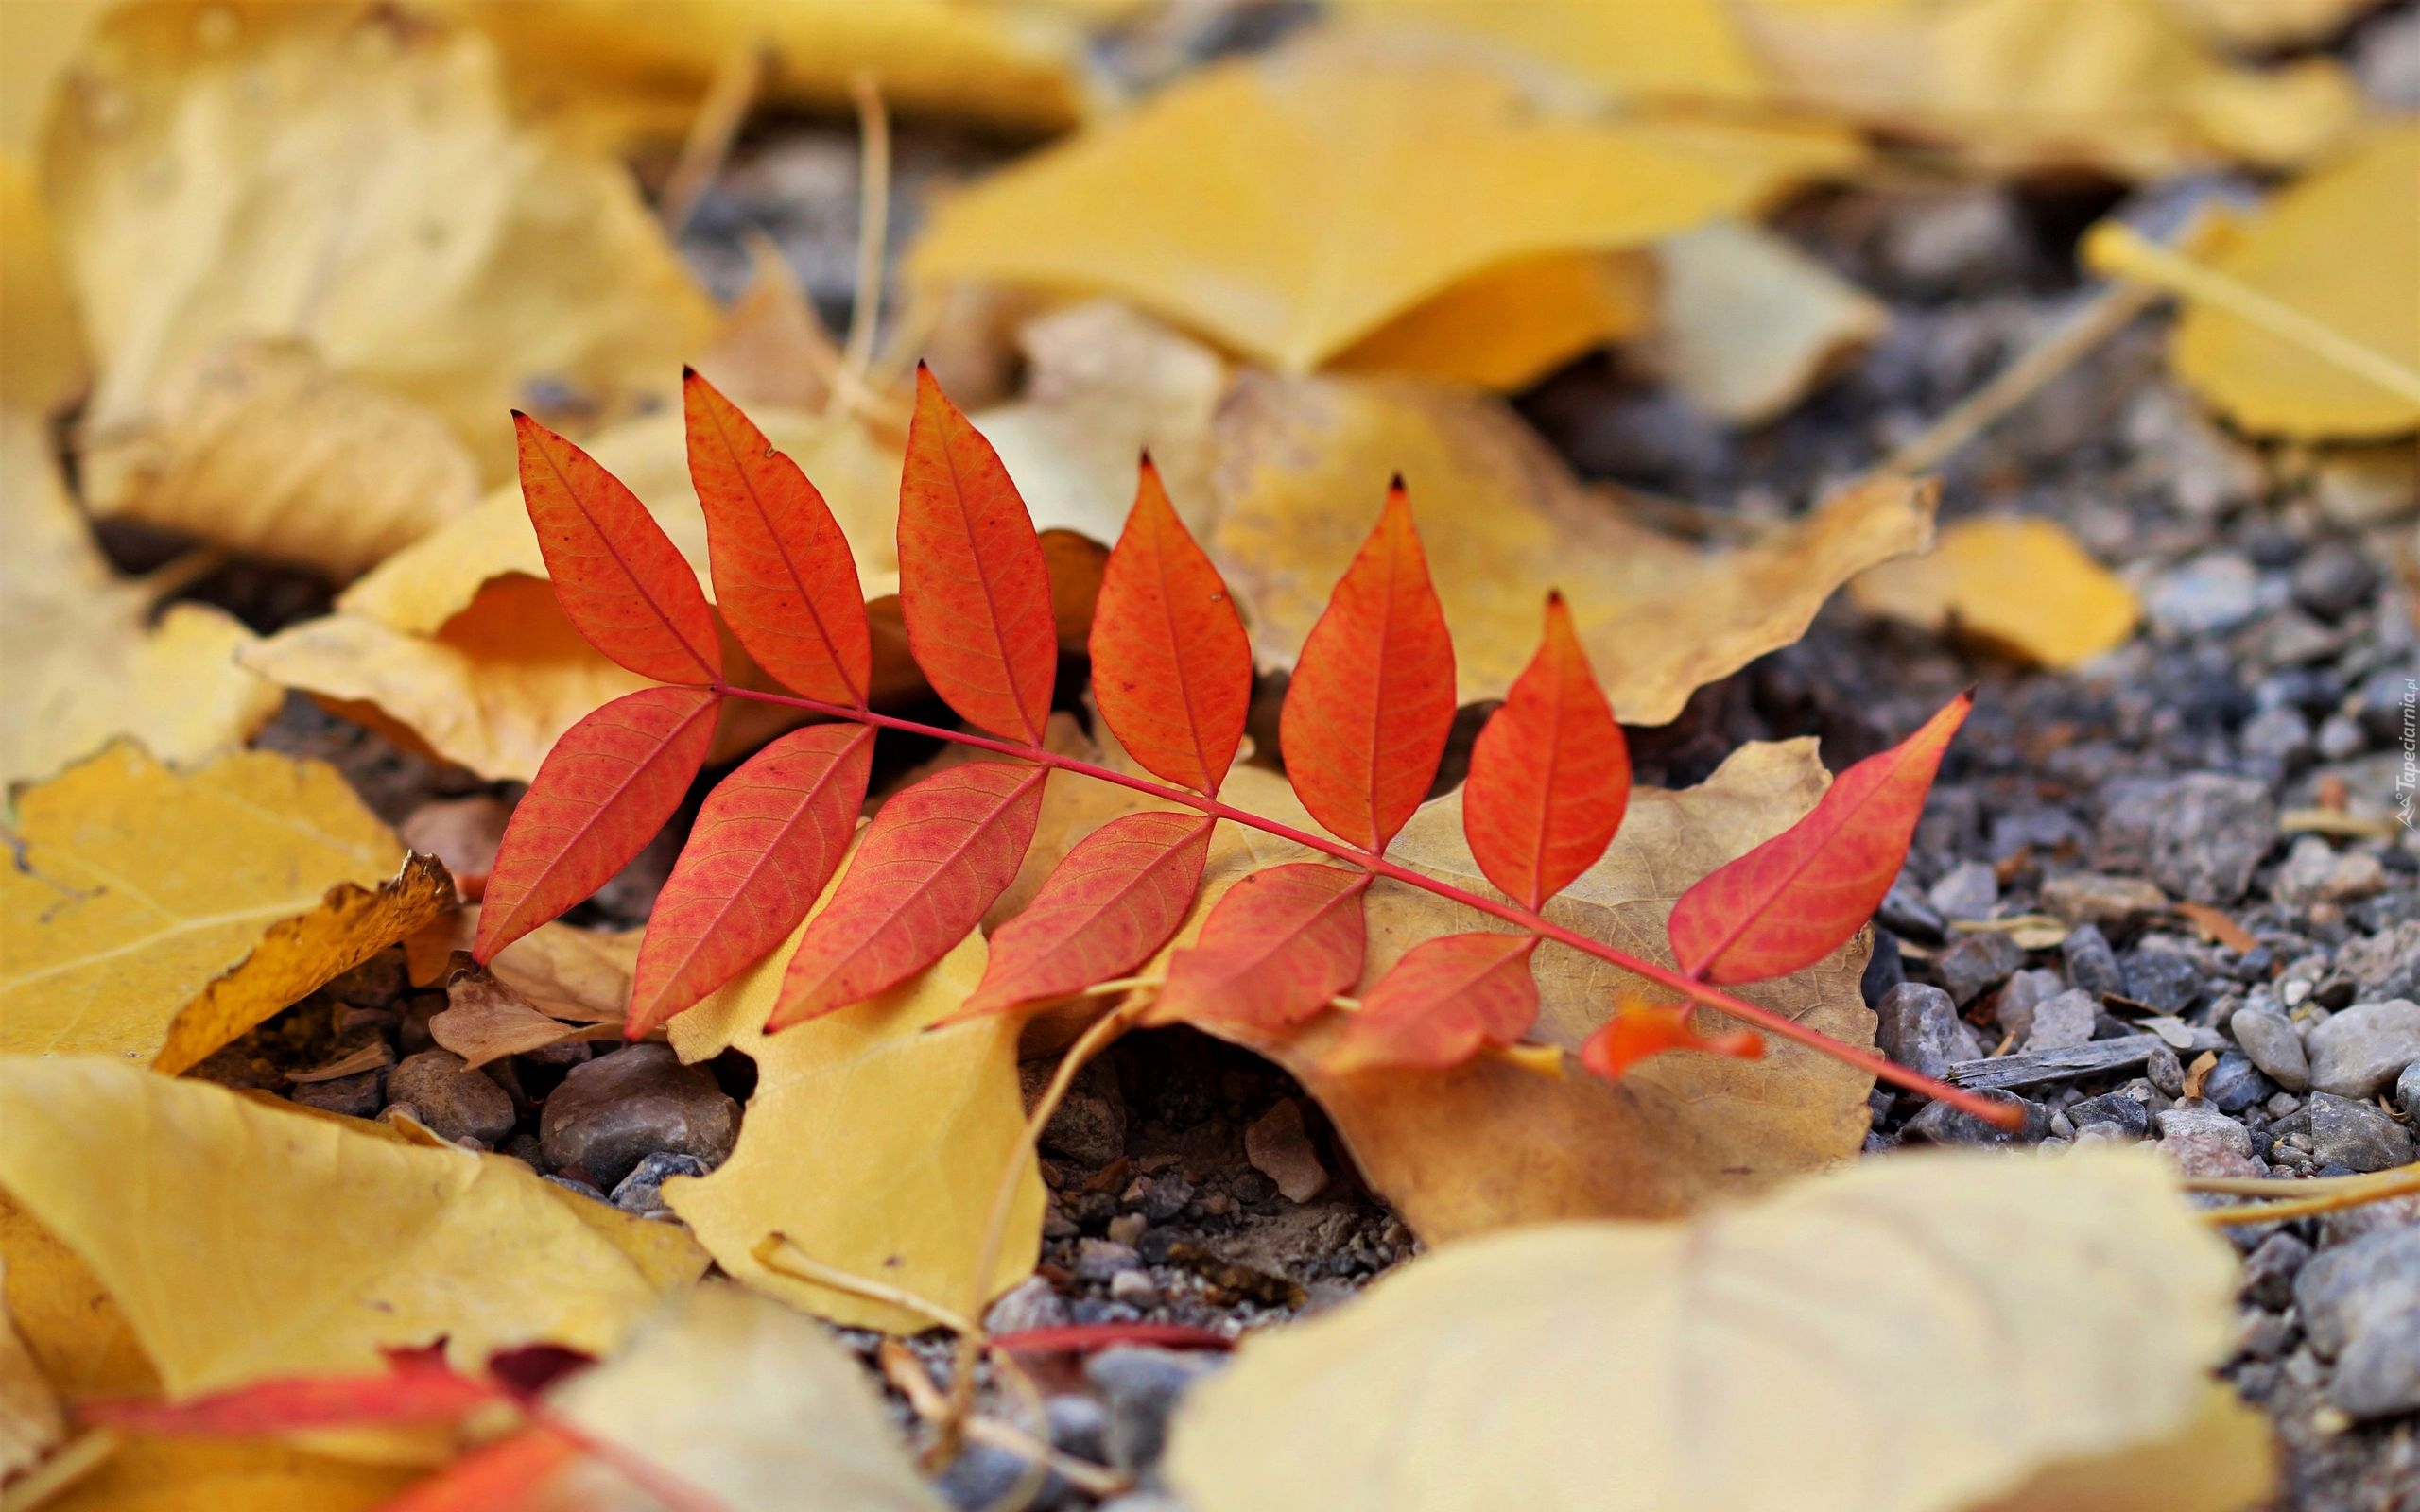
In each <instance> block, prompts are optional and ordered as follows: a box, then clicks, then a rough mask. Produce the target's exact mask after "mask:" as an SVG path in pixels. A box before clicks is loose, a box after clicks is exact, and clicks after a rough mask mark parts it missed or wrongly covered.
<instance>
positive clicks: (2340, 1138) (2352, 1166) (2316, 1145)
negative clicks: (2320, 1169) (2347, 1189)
mask: <svg viewBox="0 0 2420 1512" xmlns="http://www.w3.org/2000/svg"><path fill="white" fill-rule="evenodd" d="M2295 1117H2296V1118H2303V1117H2308V1119H2309V1120H2310V1153H2311V1159H2312V1160H2317V1161H2318V1162H2319V1163H2320V1164H2321V1165H2341V1166H2342V1167H2344V1168H2345V1169H2346V1170H2348V1171H2383V1170H2385V1169H2387V1168H2388V1167H2389V1166H2395V1165H2409V1164H2410V1163H2411V1156H2412V1150H2411V1134H2410V1133H2408V1132H2406V1131H2405V1129H2404V1127H2403V1125H2400V1124H2398V1123H2396V1122H2395V1121H2394V1114H2392V1113H2389V1112H2387V1111H2385V1110H2384V1109H2382V1108H2376V1107H2373V1106H2372V1105H2370V1104H2368V1103H2364V1102H2358V1101H2356V1100H2355V1099H2353V1098H2350V1097H2335V1096H2331V1095H2329V1094H2328V1093H2326V1092H2313V1093H2311V1094H2310V1101H2309V1103H2308V1106H2306V1107H2305V1108H2304V1109H2303V1111H2302V1112H2301V1113H2298V1114H2296V1115H2295Z"/></svg>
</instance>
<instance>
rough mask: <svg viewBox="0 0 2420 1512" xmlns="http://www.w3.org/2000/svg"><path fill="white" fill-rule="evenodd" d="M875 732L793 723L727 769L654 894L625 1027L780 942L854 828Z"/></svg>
mask: <svg viewBox="0 0 2420 1512" xmlns="http://www.w3.org/2000/svg"><path fill="white" fill-rule="evenodd" d="M872 771H873V730H872V729H871V728H869V727H867V726H864V725H855V724H832V725H815V726H811V727H809V728H807V729H805V730H792V731H791V732H790V733H788V734H787V735H784V736H783V737H782V738H781V739H779V740H777V741H774V742H773V743H772V744H771V745H769V746H768V747H765V748H764V749H763V750H761V751H758V752H757V753H756V754H755V755H754V756H752V757H751V758H749V760H748V762H747V764H746V765H743V766H741V767H740V768H739V770H737V771H735V772H734V773H732V774H731V775H730V776H729V777H726V778H724V779H723V781H722V783H721V785H720V786H718V787H717V788H716V789H715V790H714V792H713V793H712V794H710V795H708V796H707V799H706V801H705V803H704V805H703V807H701V808H700V810H699V813H698V823H697V827H696V828H695V829H693V830H691V831H690V832H689V843H688V845H687V846H685V847H684V848H683V850H682V851H681V859H680V860H679V861H678V862H676V863H674V865H673V868H672V875H671V877H670V878H669V879H668V880H667V881H666V883H665V885H664V891H663V893H662V894H661V895H660V896H659V897H658V898H657V899H656V901H655V913H654V916H653V917H652V918H651V919H649V920H648V929H647V943H646V944H645V945H644V946H642V947H641V948H640V951H639V963H638V971H637V973H636V975H635V976H634V977H633V979H632V981H631V1011H630V1017H629V1019H628V1020H627V1021H626V1022H625V1024H624V1027H623V1033H624V1034H625V1035H626V1036H628V1037H629V1038H630V1039H632V1040H637V1039H640V1038H643V1037H644V1036H646V1035H647V1034H648V1032H649V1031H650V1030H652V1029H654V1028H655V1026H656V1025H658V1024H660V1023H662V1022H664V1021H665V1020H666V1019H669V1018H671V1017H672V1016H673V1015H674V1014H676V1013H679V1012H681V1011H682V1010H683V1009H684V1008H687V1007H688V1006H690V1005H692V1004H694V1003H696V1002H697V1001H698V1000H699V999H700V998H702V997H704V996H705V995H706V994H707V993H709V992H711V991H713V990H714V989H715V988H718V987H720V986H722V985H723V984H724V983H725V982H727V981H729V980H731V979H732V978H733V977H734V976H735V975H737V974H738V973H739V972H740V971H741V970H742V969H744V968H745V967H746V966H747V965H748V963H749V962H751V961H752V960H755V959H756V958H757V957H758V956H760V955H763V954H765V953H766V952H767V951H769V950H771V949H772V948H773V947H774V946H776V945H778V944H780V943H781V942H782V940H783V939H784V938H785V937H786V936H788V934H789V932H790V931H791V930H793V929H796V928H797V927H798V922H799V920H800V919H804V918H805V917H806V911H807V910H808V909H809V908H810V907H812V906H814V903H815V900H816V899H817V898H818V897H820V896H821V895H822V892H823V887H824V885H825V884H826V883H829V882H830V881H831V880H832V873H833V872H835V871H837V870H838V869H839V866H840V857H841V855H842V854H843V853H845V852H846V851H847V850H848V849H849V837H850V836H851V835H853V834H855V833H856V828H857V809H858V807H859V806H860V805H862V804H863V803H864V802H865V799H866V781H867V778H868V776H869V774H870V773H871V772H872Z"/></svg>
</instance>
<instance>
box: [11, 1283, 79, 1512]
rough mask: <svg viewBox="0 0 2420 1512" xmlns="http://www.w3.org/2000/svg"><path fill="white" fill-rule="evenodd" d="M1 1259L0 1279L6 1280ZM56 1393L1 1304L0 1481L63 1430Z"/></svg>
mask: <svg viewBox="0 0 2420 1512" xmlns="http://www.w3.org/2000/svg"><path fill="white" fill-rule="evenodd" d="M6 1269H7V1266H6V1263H5V1260H0V1282H5V1281H6V1280H7V1277H6V1274H5V1272H6ZM66 1433H67V1417H66V1415H65V1414H63V1413H61V1411H60V1410H59V1393H58V1392H56V1391H54V1390H52V1389H51V1384H50V1381H49V1379H48V1378H47V1377H45V1376H44V1375H43V1373H42V1366H40V1365H39V1364H38V1363H36V1362H35V1360H34V1357H33V1351H31V1350H30V1349H26V1341H25V1340H24V1339H23V1338H21V1337H20V1336H19V1335H18V1333H17V1326H16V1324H15V1322H14V1321H13V1320H12V1319H11V1318H10V1317H9V1313H8V1311H7V1310H6V1309H5V1308H0V1481H12V1480H15V1479H16V1478H17V1476H18V1475H19V1474H20V1473H22V1472H23V1471H25V1470H26V1469H29V1468H30V1467H31V1466H33V1465H34V1464H35V1463H36V1462H37V1461H39V1460H40V1459H41V1458H42V1457H43V1455H44V1454H47V1453H49V1452H50V1450H51V1446H52V1445H54V1444H57V1443H58V1442H59V1441H60V1439H61V1438H62V1437H64V1436H66Z"/></svg>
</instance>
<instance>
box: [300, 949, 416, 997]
mask: <svg viewBox="0 0 2420 1512" xmlns="http://www.w3.org/2000/svg"><path fill="white" fill-rule="evenodd" d="M405 985H406V984H405V981H404V954H403V952H401V951H381V952H379V953H378V954H375V955H373V956H372V957H370V959H368V960H366V961H364V962H362V963H361V964H360V965H359V966H356V967H354V969H353V970H351V971H347V972H345V973H344V974H343V975H341V976H338V977H337V979H336V980H335V981H333V982H330V983H329V984H328V985H327V986H326V987H323V988H320V991H322V992H325V993H326V994H327V995H328V996H330V997H332V998H334V999H336V1000H337V1002H338V1003H349V1004H354V1005H359V1006H361V1007H366V1008H383V1007H385V1006H386V1005H388V1004H389V1003H392V1002H394V1001H395V1000H396V999H398V998H400V997H402V996H403V995H404V988H405Z"/></svg>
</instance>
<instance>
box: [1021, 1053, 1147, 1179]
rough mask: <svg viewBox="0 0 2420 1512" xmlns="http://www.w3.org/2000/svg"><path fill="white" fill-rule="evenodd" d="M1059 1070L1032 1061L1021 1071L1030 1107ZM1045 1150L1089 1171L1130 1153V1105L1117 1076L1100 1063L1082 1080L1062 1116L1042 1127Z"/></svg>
mask: <svg viewBox="0 0 2420 1512" xmlns="http://www.w3.org/2000/svg"><path fill="white" fill-rule="evenodd" d="M1052 1070H1053V1068H1052V1067H1051V1066H1050V1065H1049V1064H1048V1063H1047V1062H1046V1061H1038V1060H1037V1061H1028V1062H1026V1063H1025V1064H1023V1065H1021V1066H1019V1067H1018V1068H1017V1074H1018V1077H1019V1079H1020V1080H1021V1081H1022V1083H1023V1084H1024V1091H1025V1097H1026V1102H1027V1105H1028V1106H1029V1107H1030V1106H1031V1105H1032V1103H1033V1101H1034V1100H1035V1099H1036V1098H1038V1097H1040V1096H1041V1095H1042V1089H1043V1088H1044V1086H1045V1085H1046V1084H1047V1083H1048V1082H1049V1080H1050V1074H1051V1072H1052ZM1042 1147H1043V1148H1044V1149H1046V1150H1054V1151H1056V1152H1058V1153H1059V1154H1061V1155H1063V1156H1066V1157H1067V1158H1068V1159H1069V1160H1075V1161H1077V1162H1079V1163H1080V1164H1083V1165H1087V1166H1103V1165H1107V1164H1108V1163H1109V1162H1110V1161H1112V1160H1116V1159H1117V1158H1118V1157H1119V1156H1121V1155H1124V1154H1125V1153H1126V1099H1125V1097H1124V1095H1123V1094H1122V1093H1121V1092H1120V1091H1119V1089H1118V1085H1117V1076H1116V1074H1115V1072H1114V1071H1112V1070H1111V1069H1110V1067H1109V1065H1108V1064H1107V1063H1106V1062H1105V1061H1099V1060H1095V1061H1093V1062H1091V1063H1090V1064H1088V1065H1086V1066H1085V1067H1084V1069H1083V1070H1082V1071H1080V1072H1079V1073H1077V1074H1076V1079H1075V1081H1074V1082H1073V1083H1072V1084H1071V1085H1069V1087H1068V1089H1067V1095H1066V1096H1065V1097H1064V1098H1063V1099H1062V1100H1061V1101H1060V1104H1059V1108H1058V1110H1057V1111H1056V1112H1053V1113H1052V1114H1051V1115H1050V1119H1049V1122H1048V1123H1046V1124H1045V1125H1043V1127H1042Z"/></svg>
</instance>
